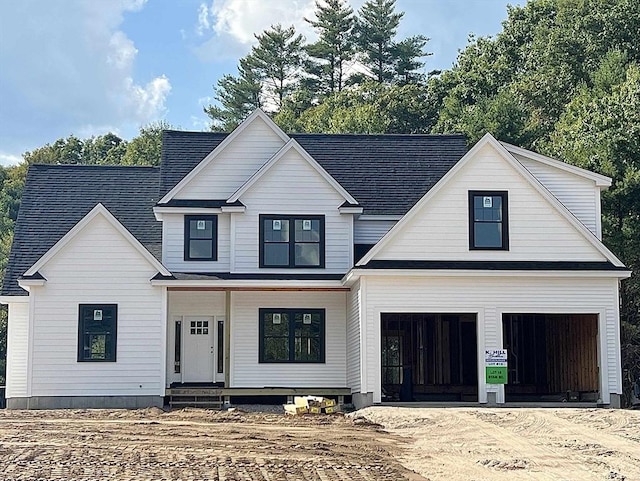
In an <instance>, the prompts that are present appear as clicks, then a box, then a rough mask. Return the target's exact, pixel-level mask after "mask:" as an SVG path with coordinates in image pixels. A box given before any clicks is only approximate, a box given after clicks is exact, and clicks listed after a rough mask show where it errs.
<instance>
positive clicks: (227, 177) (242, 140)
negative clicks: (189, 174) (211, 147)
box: [175, 118, 284, 199]
mask: <svg viewBox="0 0 640 481" xmlns="http://www.w3.org/2000/svg"><path fill="white" fill-rule="evenodd" d="M283 145H284V141H283V140H282V139H281V138H280V137H279V136H278V135H277V134H276V133H275V132H274V131H273V130H272V129H271V127H269V126H268V125H267V124H266V123H265V122H264V121H263V120H262V119H260V118H256V119H255V120H254V121H253V122H252V123H251V124H249V125H248V126H247V127H246V128H245V129H244V130H243V131H242V132H241V133H240V135H238V137H236V138H235V139H234V140H233V142H232V143H231V144H229V145H227V147H226V148H225V149H224V150H223V151H222V152H220V154H219V155H218V156H217V157H216V158H215V159H213V161H212V162H211V163H209V165H207V166H206V167H205V168H204V169H203V170H202V171H201V172H200V173H199V174H198V176H196V177H195V178H194V179H192V180H191V182H189V183H188V184H187V185H186V186H185V187H184V188H183V189H182V190H181V191H180V192H179V193H178V194H176V196H175V198H176V199H227V198H229V197H230V196H231V194H233V193H234V192H235V191H236V190H237V189H238V188H240V186H241V185H242V184H244V183H245V182H246V181H247V179H249V177H251V176H252V175H253V174H254V173H255V172H256V171H257V170H258V169H259V168H260V167H262V165H264V164H265V163H266V162H267V161H268V160H269V159H270V158H271V157H272V156H273V154H275V153H276V152H277V151H278V150H279V149H280V148H281V147H282V146H283Z"/></svg>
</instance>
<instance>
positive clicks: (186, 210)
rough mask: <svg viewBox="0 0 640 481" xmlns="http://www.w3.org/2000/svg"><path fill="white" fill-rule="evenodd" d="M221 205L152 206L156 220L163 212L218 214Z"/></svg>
mask: <svg viewBox="0 0 640 481" xmlns="http://www.w3.org/2000/svg"><path fill="white" fill-rule="evenodd" d="M222 212H224V211H223V210H222V207H154V208H153V214H154V215H155V216H156V220H162V215H163V214H186V215H189V214H220V213H222Z"/></svg>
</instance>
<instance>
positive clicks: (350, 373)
mask: <svg viewBox="0 0 640 481" xmlns="http://www.w3.org/2000/svg"><path fill="white" fill-rule="evenodd" d="M360 384H361V383H360V285H359V283H357V284H356V285H354V286H353V287H352V288H351V291H349V292H348V293H347V386H349V387H350V388H351V391H352V392H360Z"/></svg>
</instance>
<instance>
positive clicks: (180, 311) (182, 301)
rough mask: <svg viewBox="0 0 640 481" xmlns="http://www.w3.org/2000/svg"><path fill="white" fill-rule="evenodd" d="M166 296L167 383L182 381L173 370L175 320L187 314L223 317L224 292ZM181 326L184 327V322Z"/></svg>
mask: <svg viewBox="0 0 640 481" xmlns="http://www.w3.org/2000/svg"><path fill="white" fill-rule="evenodd" d="M168 297H169V307H168V312H169V322H168V323H167V383H168V384H170V383H172V382H181V381H182V375H181V373H176V372H174V371H175V368H174V367H175V366H174V362H175V342H176V338H175V333H176V329H175V322H176V320H179V321H182V322H184V318H185V317H188V316H206V317H213V318H214V319H215V318H216V317H217V316H221V317H223V316H224V315H225V303H224V302H225V293H224V292H222V291H209V292H206V291H205V292H186V291H185V292H169V293H168ZM182 326H183V329H184V324H183V325H182ZM183 332H186V331H183ZM183 352H184V351H183ZM183 359H184V355H183Z"/></svg>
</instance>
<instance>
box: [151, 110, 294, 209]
mask: <svg viewBox="0 0 640 481" xmlns="http://www.w3.org/2000/svg"><path fill="white" fill-rule="evenodd" d="M257 118H260V119H262V120H263V121H264V122H265V123H266V124H267V125H268V126H269V127H271V130H273V132H274V133H275V134H276V135H277V136H278V137H280V138H281V139H282V141H283V142H285V143H286V142H288V141H289V136H288V135H287V134H285V133H284V132H283V131H282V129H281V128H280V127H278V126H277V125H276V123H275V122H274V121H273V120H271V118H270V117H269V116H268V115H267V114H266V113H264V112H263V111H262V110H261V109H256V110H254V111H253V112H252V113H251V115H249V116H248V117H247V118H246V119H245V120H244V121H243V122H242V123H241V124H240V125H238V126H237V127H236V128H235V130H234V131H233V132H231V133H230V134H229V135H227V136H226V137H225V139H224V140H223V141H222V142H220V144H218V146H217V147H216V148H215V149H213V150H212V151H211V152H210V153H209V154H208V155H207V156H206V157H205V158H204V159H202V160H201V161H200V163H198V165H196V166H195V167H194V168H193V169H192V170H191V172H189V173H188V174H187V175H186V176H184V177H183V178H182V180H181V181H180V182H178V183H177V184H176V185H175V186H174V187H173V189H171V190H170V191H169V192H167V193H166V194H165V196H164V197H163V198H162V199H160V201H159V202H158V203H159V204H164V203H166V202H169V201H170V200H171V199H172V198H173V197H174V196H175V195H176V194H177V193H178V192H180V191H181V190H182V189H183V188H184V187H185V186H186V185H187V184H188V183H189V182H191V180H192V179H193V178H194V177H196V176H197V175H198V174H199V173H200V172H201V171H202V170H203V169H204V168H205V167H206V166H207V165H209V164H210V163H211V162H212V161H213V159H215V158H216V157H217V156H218V155H220V153H221V152H222V151H223V150H225V149H226V148H227V147H228V146H229V144H231V143H232V142H233V141H234V140H235V139H236V138H237V137H238V136H239V135H240V134H241V133H242V132H243V131H244V130H245V129H246V128H247V126H248V125H250V124H251V123H252V122H253V121H254V120H255V119H257Z"/></svg>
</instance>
